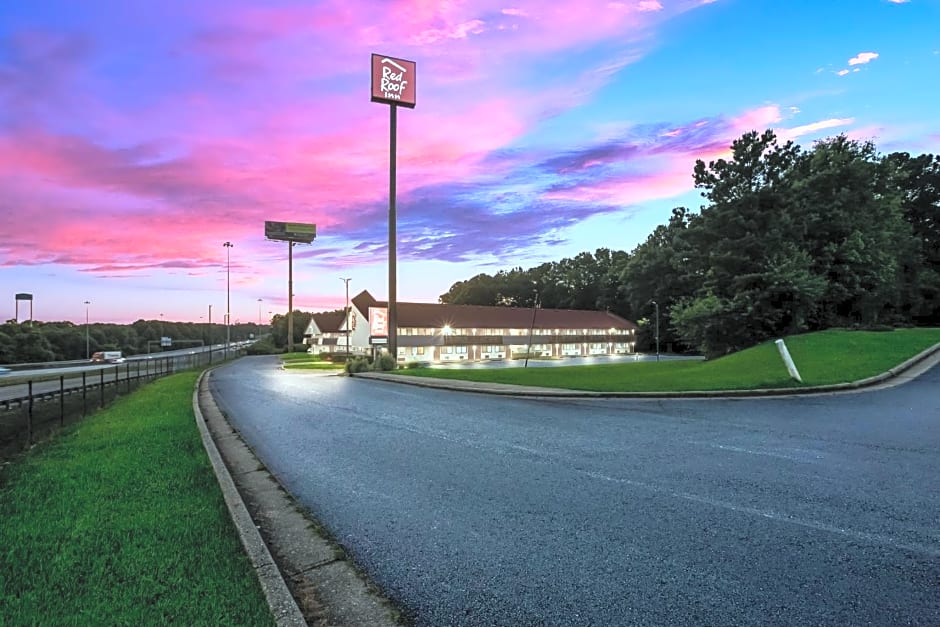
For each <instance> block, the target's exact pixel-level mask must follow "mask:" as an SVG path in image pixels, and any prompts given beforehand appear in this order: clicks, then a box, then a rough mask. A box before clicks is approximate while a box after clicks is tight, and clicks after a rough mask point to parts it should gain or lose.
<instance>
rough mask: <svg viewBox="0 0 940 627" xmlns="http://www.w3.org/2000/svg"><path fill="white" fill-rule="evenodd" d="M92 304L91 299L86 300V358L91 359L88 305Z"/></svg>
mask: <svg viewBox="0 0 940 627" xmlns="http://www.w3.org/2000/svg"><path fill="white" fill-rule="evenodd" d="M90 304H91V301H90V300H86V301H85V359H91V351H90V350H89V347H90V346H91V344H90V343H89V341H88V305H90Z"/></svg>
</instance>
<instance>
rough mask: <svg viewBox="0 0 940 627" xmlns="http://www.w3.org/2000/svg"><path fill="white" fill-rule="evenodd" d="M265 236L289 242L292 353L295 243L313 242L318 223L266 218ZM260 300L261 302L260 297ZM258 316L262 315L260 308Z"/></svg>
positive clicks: (290, 338)
mask: <svg viewBox="0 0 940 627" xmlns="http://www.w3.org/2000/svg"><path fill="white" fill-rule="evenodd" d="M264 236H265V237H266V238H268V239H270V240H275V241H279V242H287V352H288V353H290V352H293V350H294V244H297V243H298V242H299V243H301V244H311V243H313V240H315V239H316V237H317V225H316V224H307V223H305V222H272V221H270V220H265V222H264ZM258 302H259V303H260V302H261V299H260V298H259V299H258ZM258 307H259V308H260V307H261V305H258ZM258 316H259V318H260V316H261V310H260V309H259V310H258ZM259 332H260V331H259Z"/></svg>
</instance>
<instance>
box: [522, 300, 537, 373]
mask: <svg viewBox="0 0 940 627" xmlns="http://www.w3.org/2000/svg"><path fill="white" fill-rule="evenodd" d="M538 310H539V288H538V284H537V283H536V285H535V302H534V303H533V304H532V324H531V325H529V345H528V346H527V347H526V349H525V363H524V364H523V365H522V367H523V368H528V367H529V353H531V352H532V333H533V332H534V331H535V314H536V313H537V312H538Z"/></svg>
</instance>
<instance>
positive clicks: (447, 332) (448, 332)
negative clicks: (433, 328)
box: [441, 324, 454, 335]
mask: <svg viewBox="0 0 940 627" xmlns="http://www.w3.org/2000/svg"><path fill="white" fill-rule="evenodd" d="M453 332H454V330H453V329H452V328H450V325H449V324H445V325H444V327H443V328H442V329H441V335H451V334H452V333H453Z"/></svg>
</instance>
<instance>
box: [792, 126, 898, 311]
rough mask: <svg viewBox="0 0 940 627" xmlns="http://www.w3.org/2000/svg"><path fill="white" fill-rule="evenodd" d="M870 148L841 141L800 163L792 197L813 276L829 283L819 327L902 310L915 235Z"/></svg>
mask: <svg viewBox="0 0 940 627" xmlns="http://www.w3.org/2000/svg"><path fill="white" fill-rule="evenodd" d="M893 183H894V180H893V178H892V177H890V176H887V175H886V173H885V168H884V167H883V166H882V164H881V160H880V159H879V157H878V155H877V153H876V151H875V147H874V145H873V144H872V143H871V142H859V141H855V140H850V139H848V138H847V137H845V136H844V135H839V136H837V137H834V138H830V139H827V140H825V141H820V142H817V143H816V145H815V146H814V147H813V150H812V151H811V152H810V153H809V154H808V155H807V157H806V158H805V159H804V160H803V161H802V162H801V163H800V170H799V172H798V173H797V175H796V180H795V183H794V194H795V196H796V199H797V203H798V206H799V208H800V216H799V217H800V223H799V226H800V227H801V228H802V230H803V232H804V233H805V235H804V240H805V242H806V244H807V247H806V250H807V252H808V253H809V254H810V256H811V257H812V259H813V267H812V272H813V273H814V274H816V275H818V276H822V277H825V279H826V289H825V291H824V293H823V294H822V295H821V297H820V300H819V304H818V307H817V311H816V312H815V315H814V316H813V320H812V321H811V324H812V326H813V327H814V328H828V327H831V326H838V325H849V324H860V325H872V324H877V323H880V322H882V321H883V316H884V315H885V314H887V313H889V312H890V311H891V310H892V309H894V310H897V308H898V305H899V290H898V285H899V283H900V278H901V273H900V269H901V263H900V259H901V256H902V254H903V252H904V251H905V250H907V248H908V246H909V245H910V244H911V230H910V227H909V226H908V225H907V224H905V222H904V219H903V217H902V214H901V209H900V194H899V191H898V188H897V186H896V185H894V184H893Z"/></svg>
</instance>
